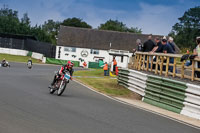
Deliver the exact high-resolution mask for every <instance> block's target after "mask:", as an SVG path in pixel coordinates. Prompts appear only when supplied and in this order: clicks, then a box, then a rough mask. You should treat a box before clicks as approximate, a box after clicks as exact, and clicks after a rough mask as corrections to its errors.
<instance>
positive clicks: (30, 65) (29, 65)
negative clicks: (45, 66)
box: [27, 61, 32, 69]
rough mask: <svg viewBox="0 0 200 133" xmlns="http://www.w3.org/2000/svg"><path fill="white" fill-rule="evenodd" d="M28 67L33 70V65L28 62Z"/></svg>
mask: <svg viewBox="0 0 200 133" xmlns="http://www.w3.org/2000/svg"><path fill="white" fill-rule="evenodd" d="M27 66H28V68H29V69H31V68H32V63H31V62H30V61H28V63H27Z"/></svg>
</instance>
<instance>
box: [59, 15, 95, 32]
mask: <svg viewBox="0 0 200 133" xmlns="http://www.w3.org/2000/svg"><path fill="white" fill-rule="evenodd" d="M61 24H62V25H64V26H72V27H82V28H90V29H91V28H92V26H90V25H88V24H87V23H86V22H84V21H82V19H80V18H75V17H74V18H68V19H65V20H64V21H63V22H62V23H61Z"/></svg>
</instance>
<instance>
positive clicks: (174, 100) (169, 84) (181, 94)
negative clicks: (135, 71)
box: [143, 76, 187, 113]
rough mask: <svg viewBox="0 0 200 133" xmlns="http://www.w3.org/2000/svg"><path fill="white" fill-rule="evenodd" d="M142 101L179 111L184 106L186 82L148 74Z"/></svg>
mask: <svg viewBox="0 0 200 133" xmlns="http://www.w3.org/2000/svg"><path fill="white" fill-rule="evenodd" d="M146 84H147V87H146V90H145V96H144V99H143V101H144V102H147V103H150V104H153V105H155V106H158V107H161V108H164V109H167V110H170V111H173V112H176V113H180V112H181V110H182V108H183V107H184V104H183V102H184V99H185V97H186V96H185V89H186V88H187V87H186V84H184V83H181V82H176V81H174V80H170V79H166V78H162V77H157V76H148V80H147V82H146Z"/></svg>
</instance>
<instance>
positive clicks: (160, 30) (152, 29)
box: [126, 3, 177, 35]
mask: <svg viewBox="0 0 200 133" xmlns="http://www.w3.org/2000/svg"><path fill="white" fill-rule="evenodd" d="M140 7H141V10H140V11H138V12H137V13H136V14H137V17H135V18H134V17H132V18H130V19H127V20H126V23H127V25H128V26H137V27H138V28H142V31H143V33H145V34H157V35H167V34H168V33H169V32H170V31H171V28H172V26H173V25H174V24H175V23H176V21H177V12H176V9H175V8H174V7H173V6H170V7H169V6H164V5H150V4H146V3H140Z"/></svg>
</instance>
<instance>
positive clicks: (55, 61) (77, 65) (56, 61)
mask: <svg viewBox="0 0 200 133" xmlns="http://www.w3.org/2000/svg"><path fill="white" fill-rule="evenodd" d="M67 62H68V60H58V59H54V58H46V63H47V64H57V65H64V64H67ZM73 63H74V66H75V67H79V61H73Z"/></svg>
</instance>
